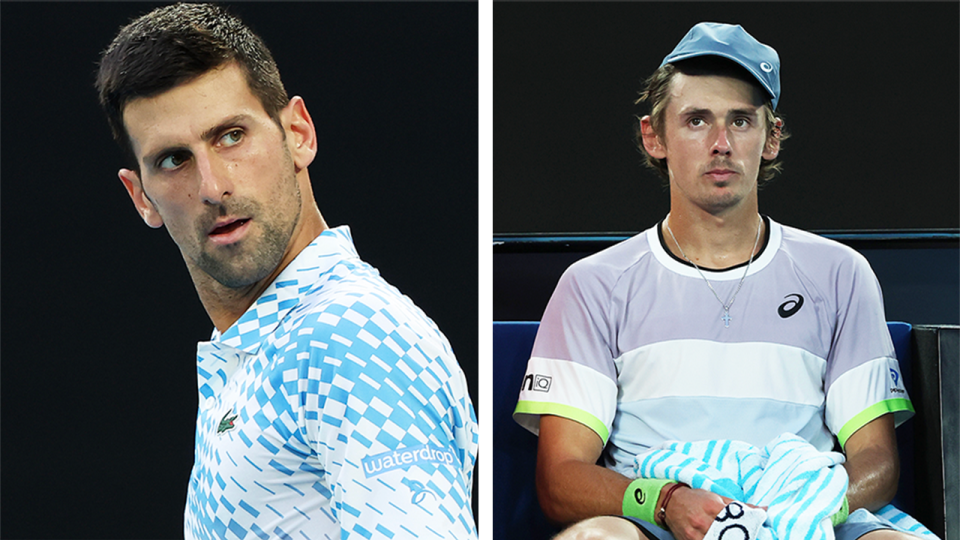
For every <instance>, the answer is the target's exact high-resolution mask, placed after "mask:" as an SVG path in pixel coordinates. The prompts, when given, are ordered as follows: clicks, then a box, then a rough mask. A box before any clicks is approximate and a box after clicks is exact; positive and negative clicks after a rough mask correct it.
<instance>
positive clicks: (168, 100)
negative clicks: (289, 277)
mask: <svg viewBox="0 0 960 540" xmlns="http://www.w3.org/2000/svg"><path fill="white" fill-rule="evenodd" d="M287 112H288V111H287V109H284V111H283V112H282V113H281V116H283V115H285V114H287ZM123 120H124V124H125V126H126V128H127V131H128V133H129V135H130V139H131V142H132V145H133V149H134V152H135V154H136V156H137V161H138V162H139V165H140V174H139V177H138V175H137V174H136V173H135V172H133V171H130V170H126V169H124V170H122V171H121V172H120V176H121V179H122V180H123V182H124V184H125V185H126V187H127V190H128V191H129V193H130V196H131V198H132V199H133V201H134V204H135V205H136V206H137V210H138V211H139V212H140V214H141V216H142V217H143V218H144V221H146V222H147V224H148V225H150V226H151V227H160V226H161V225H166V227H167V231H168V232H169V233H170V236H171V237H172V238H173V241H174V242H176V244H177V246H179V247H180V251H181V253H182V254H183V257H184V260H185V261H186V263H187V266H188V267H189V268H190V270H191V273H193V272H195V271H196V270H200V271H202V272H204V273H206V274H207V275H209V276H210V277H211V278H213V279H214V280H216V281H217V282H219V283H220V284H222V285H224V286H226V287H229V288H232V289H237V288H241V287H245V286H248V285H252V284H254V283H256V282H258V281H259V280H261V279H264V278H265V277H267V276H268V275H269V274H270V273H271V272H273V270H274V269H276V267H277V265H278V264H279V262H280V260H281V258H282V257H283V255H284V253H285V251H286V250H287V248H288V245H289V244H290V239H291V235H292V234H293V231H294V228H295V227H296V225H297V223H298V221H299V218H300V212H301V197H300V188H299V185H298V180H297V175H296V168H295V164H294V162H293V159H292V158H291V154H290V148H289V146H288V143H289V141H285V140H284V132H283V131H282V130H281V128H280V127H279V126H278V125H277V124H276V123H275V122H274V121H273V120H272V119H271V118H270V117H269V116H268V115H267V113H266V111H264V109H263V106H262V105H261V104H260V101H259V100H258V99H257V98H256V97H255V96H254V95H253V94H252V93H251V91H250V89H249V87H248V85H247V82H246V80H245V77H244V75H243V72H242V70H241V69H240V67H238V66H237V65H236V64H232V63H231V64H227V65H225V66H222V67H220V68H217V69H213V70H211V71H209V72H207V73H205V74H203V75H201V76H200V77H198V78H197V79H195V80H193V81H191V82H189V83H186V84H182V85H180V86H177V87H175V88H173V89H171V90H168V91H166V92H164V93H162V94H160V95H158V96H155V97H151V98H139V99H136V100H134V101H132V102H130V103H129V104H128V105H127V106H126V107H125V108H124V111H123Z"/></svg>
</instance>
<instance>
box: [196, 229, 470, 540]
mask: <svg viewBox="0 0 960 540" xmlns="http://www.w3.org/2000/svg"><path fill="white" fill-rule="evenodd" d="M197 364H198V366H197V371H198V378H199V388H200V409H199V413H198V415H197V434H196V440H197V443H196V458H195V463H194V466H193V471H192V473H191V475H190V486H189V491H188V494H187V505H186V511H185V515H184V518H185V521H184V534H185V536H186V538H230V539H233V538H240V539H257V538H263V539H266V538H283V539H287V538H295V539H310V540H320V539H332V538H351V539H352V538H373V537H377V538H475V537H476V526H475V523H474V519H473V515H472V513H471V505H470V501H471V488H472V485H473V484H472V482H473V468H474V464H475V462H476V453H477V423H476V416H475V414H474V410H473V405H472V404H471V402H470V397H469V394H468V393H467V384H466V380H465V378H464V375H463V372H462V371H461V369H460V366H459V364H458V363H457V360H456V358H455V357H454V355H453V351H452V350H451V348H450V344H449V343H448V342H447V340H446V338H445V337H444V336H443V334H441V333H440V331H439V330H438V329H437V327H436V325H435V324H434V323H433V322H432V321H431V320H430V319H429V318H428V317H427V316H426V315H425V314H424V313H423V312H422V311H421V310H420V309H419V308H417V307H416V306H415V305H414V304H413V302H411V301H410V299H409V298H407V297H405V296H403V295H402V294H401V293H400V292H399V291H398V290H397V289H396V288H394V287H393V286H391V285H389V284H387V283H386V282H385V281H384V280H383V279H382V278H381V277H380V275H379V273H378V272H377V270H376V269H374V268H373V267H371V266H370V265H368V264H366V263H364V262H363V261H362V260H360V258H359V256H358V255H357V252H356V249H355V248H354V247H353V242H352V239H351V237H350V230H349V228H347V227H339V228H335V229H331V230H327V231H324V232H323V233H322V234H321V235H320V236H318V237H317V238H316V239H315V240H314V241H313V243H311V244H310V245H309V246H308V247H307V248H306V249H304V250H303V251H302V252H301V253H300V255H298V256H297V258H296V259H295V260H294V261H293V262H292V263H291V264H290V265H289V266H288V267H287V268H285V269H284V270H283V272H282V273H281V274H280V275H279V276H278V277H277V279H276V280H275V281H274V282H273V283H272V284H271V285H270V287H269V288H267V290H266V291H264V293H263V295H261V296H260V298H259V299H258V300H257V301H256V302H255V303H254V304H253V305H252V306H251V307H250V309H248V310H247V312H246V313H244V315H243V316H242V317H240V319H239V320H237V322H236V323H234V325H233V326H231V327H230V328H229V329H228V330H227V331H226V332H225V333H224V334H223V335H219V333H218V332H216V331H215V332H214V335H213V338H212V340H211V341H209V342H202V343H199V344H198V346H197Z"/></svg>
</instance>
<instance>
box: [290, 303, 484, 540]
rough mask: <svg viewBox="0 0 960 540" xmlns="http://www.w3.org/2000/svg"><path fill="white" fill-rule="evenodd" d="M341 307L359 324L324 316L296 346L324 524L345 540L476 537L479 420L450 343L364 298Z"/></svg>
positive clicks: (344, 317)
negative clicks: (326, 510)
mask: <svg viewBox="0 0 960 540" xmlns="http://www.w3.org/2000/svg"><path fill="white" fill-rule="evenodd" d="M346 310H347V311H349V310H355V311H358V312H362V313H361V314H362V315H363V317H356V316H351V315H350V314H349V313H344V314H340V315H338V316H337V317H336V318H335V320H336V324H335V325H332V324H324V323H323V322H322V320H321V321H319V322H318V324H316V325H314V327H313V330H312V333H311V335H309V336H307V337H308V338H309V339H302V340H300V343H299V344H298V346H297V347H296V349H295V350H296V351H297V354H299V355H302V363H301V366H302V368H301V382H300V385H301V389H302V390H301V406H302V410H303V413H302V416H303V419H304V420H303V423H302V426H303V428H302V429H303V432H304V433H305V436H306V437H307V438H308V441H307V442H308V444H309V445H310V447H311V448H313V450H314V451H315V452H316V453H317V455H318V457H319V462H320V463H321V464H322V465H323V467H322V469H323V470H322V471H318V472H317V476H318V481H317V483H316V484H315V485H314V489H316V490H317V491H318V492H320V493H321V494H322V495H324V496H326V497H327V498H328V499H329V500H330V502H331V506H330V514H328V515H327V516H325V517H324V519H330V520H334V521H338V522H339V525H340V529H341V535H342V538H434V537H437V536H440V537H442V538H456V539H470V538H476V536H477V531H476V525H475V522H474V517H473V513H472V506H471V491H472V486H473V469H474V465H475V463H476V453H477V424H476V415H475V413H474V409H473V405H472V403H471V402H470V397H469V394H468V392H467V385H466V379H465V377H464V375H463V372H462V370H461V369H460V366H459V365H458V363H457V361H456V358H455V357H454V356H453V353H452V352H451V351H450V349H449V345H448V343H447V342H446V339H445V338H443V337H442V335H440V334H439V333H433V332H431V331H429V330H428V331H425V332H421V330H424V326H423V325H419V326H417V325H407V324H404V323H403V322H398V321H400V320H401V317H399V316H397V315H396V314H394V315H392V316H391V315H390V314H389V313H388V312H383V311H381V312H376V313H374V312H370V311H369V310H367V308H365V307H364V306H363V305H362V304H361V303H357V304H354V305H353V306H351V307H349V308H346ZM322 318H323V316H322V315H321V319H322ZM331 320H334V318H331ZM358 321H366V322H363V323H362V324H358ZM415 328H416V329H415Z"/></svg>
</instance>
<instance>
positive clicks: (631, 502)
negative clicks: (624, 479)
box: [622, 478, 676, 527]
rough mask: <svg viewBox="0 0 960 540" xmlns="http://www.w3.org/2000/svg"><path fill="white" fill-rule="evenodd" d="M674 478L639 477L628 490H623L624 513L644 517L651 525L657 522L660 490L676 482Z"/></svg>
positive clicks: (631, 483)
mask: <svg viewBox="0 0 960 540" xmlns="http://www.w3.org/2000/svg"><path fill="white" fill-rule="evenodd" d="M675 483H676V482H674V481H673V480H662V479H660V478H637V479H636V480H634V481H633V482H630V485H629V486H627V490H626V491H624V492H623V508H622V509H623V515H625V516H629V517H633V518H637V519H642V520H643V521H646V522H647V523H650V524H651V525H656V526H657V527H659V526H660V525H659V524H657V520H656V515H657V501H658V500H659V499H660V490H661V489H663V486H665V485H667V484H675Z"/></svg>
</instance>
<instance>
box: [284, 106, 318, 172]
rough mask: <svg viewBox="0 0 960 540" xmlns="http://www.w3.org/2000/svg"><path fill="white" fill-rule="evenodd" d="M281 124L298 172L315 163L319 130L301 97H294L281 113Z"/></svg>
mask: <svg viewBox="0 0 960 540" xmlns="http://www.w3.org/2000/svg"><path fill="white" fill-rule="evenodd" d="M280 122H281V124H283V127H284V129H285V130H286V132H287V144H288V145H289V146H290V155H291V156H293V164H294V166H295V167H296V170H297V172H300V171H301V170H303V169H305V168H307V166H308V165H310V164H311V163H313V158H314V157H316V155H317V130H316V128H314V125H313V119H311V118H310V113H309V112H307V104H306V103H305V102H304V101H303V98H302V97H300V96H293V98H291V99H290V103H288V104H287V106H286V107H284V108H283V110H282V111H280Z"/></svg>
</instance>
